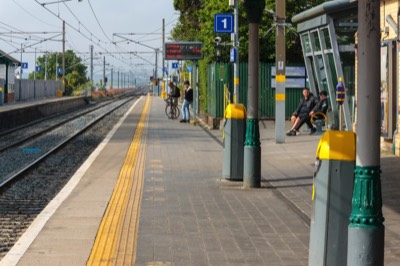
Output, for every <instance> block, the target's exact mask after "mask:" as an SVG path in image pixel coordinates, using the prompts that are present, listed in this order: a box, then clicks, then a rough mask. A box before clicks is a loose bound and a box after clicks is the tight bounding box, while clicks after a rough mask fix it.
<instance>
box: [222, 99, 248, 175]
mask: <svg viewBox="0 0 400 266" xmlns="http://www.w3.org/2000/svg"><path fill="white" fill-rule="evenodd" d="M225 119H226V120H225V126H224V158H223V167H222V176H223V178H225V179H228V180H232V181H243V153H244V140H245V135H246V134H245V133H246V109H245V107H244V105H243V104H229V105H228V106H227V107H226V110H225Z"/></svg>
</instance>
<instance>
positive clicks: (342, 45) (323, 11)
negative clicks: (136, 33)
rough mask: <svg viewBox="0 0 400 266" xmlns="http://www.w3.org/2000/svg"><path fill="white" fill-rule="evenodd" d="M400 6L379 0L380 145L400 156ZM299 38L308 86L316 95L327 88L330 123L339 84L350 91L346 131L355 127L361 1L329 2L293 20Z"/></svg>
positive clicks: (345, 113) (334, 116)
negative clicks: (359, 4) (399, 43)
mask: <svg viewBox="0 0 400 266" xmlns="http://www.w3.org/2000/svg"><path fill="white" fill-rule="evenodd" d="M399 7H400V5H399V3H398V1H397V0H396V1H395V0H393V1H392V0H387V1H383V2H382V1H381V32H382V34H381V39H382V43H381V68H380V69H381V88H380V90H381V144H382V145H381V147H382V150H384V151H387V152H391V153H395V154H396V155H398V156H399V155H400V154H399V151H400V134H398V124H399V109H400V106H399V85H398V84H399V82H398V81H399V62H400V60H399V48H398V45H397V43H398V38H399V37H398V32H399V30H398V29H399V25H398V23H397V21H398V18H399ZM292 22H293V23H294V24H296V25H297V31H298V33H299V36H300V40H301V45H302V50H303V56H304V61H305V66H306V70H307V74H308V78H309V86H310V89H311V91H312V92H313V93H315V94H318V93H319V91H321V90H326V91H327V92H328V95H329V99H330V102H329V103H330V115H328V117H330V119H331V120H332V121H331V123H332V122H333V121H339V119H338V117H339V110H338V104H337V103H336V86H337V84H338V82H339V77H341V78H342V79H343V83H344V86H345V88H346V100H345V102H344V103H343V107H342V113H343V114H342V117H343V119H341V120H340V121H342V128H343V129H344V130H355V128H356V124H357V121H356V115H355V114H356V111H357V110H356V102H357V99H356V95H357V89H362V88H357V82H356V80H357V79H356V75H357V28H358V1H357V0H336V1H328V2H325V3H322V4H320V5H318V6H315V7H313V8H311V9H309V10H306V11H304V12H302V13H300V14H297V15H295V16H294V17H293V18H292Z"/></svg>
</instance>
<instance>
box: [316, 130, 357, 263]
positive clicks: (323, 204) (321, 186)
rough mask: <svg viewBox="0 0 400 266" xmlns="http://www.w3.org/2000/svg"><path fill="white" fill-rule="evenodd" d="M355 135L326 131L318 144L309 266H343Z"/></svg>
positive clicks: (345, 253)
mask: <svg viewBox="0 0 400 266" xmlns="http://www.w3.org/2000/svg"><path fill="white" fill-rule="evenodd" d="M355 136H356V135H355V134H354V133H353V132H349V131H337V130H330V131H326V132H325V133H324V134H323V135H322V137H321V139H320V141H319V144H318V148H317V152H316V156H317V160H316V162H315V173H314V177H313V187H312V212H311V225H310V248H309V265H310V266H326V265H346V263H347V235H348V234H347V226H348V224H349V217H350V213H351V198H352V194H353V182H354V167H355V160H356V137H355Z"/></svg>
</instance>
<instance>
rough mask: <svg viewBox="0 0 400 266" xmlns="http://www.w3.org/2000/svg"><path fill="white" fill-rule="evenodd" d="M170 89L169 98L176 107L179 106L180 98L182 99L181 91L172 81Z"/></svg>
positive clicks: (169, 85) (169, 84)
mask: <svg viewBox="0 0 400 266" xmlns="http://www.w3.org/2000/svg"><path fill="white" fill-rule="evenodd" d="M168 87H169V89H170V91H169V94H168V96H169V97H171V98H172V103H173V104H174V106H178V98H179V97H181V91H180V89H179V88H178V86H176V85H175V84H174V83H173V82H172V81H170V82H169V83H168Z"/></svg>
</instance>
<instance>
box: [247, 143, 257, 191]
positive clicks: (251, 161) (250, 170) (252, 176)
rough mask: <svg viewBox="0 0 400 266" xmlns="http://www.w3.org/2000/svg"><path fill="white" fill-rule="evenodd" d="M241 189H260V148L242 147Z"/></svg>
mask: <svg viewBox="0 0 400 266" xmlns="http://www.w3.org/2000/svg"><path fill="white" fill-rule="evenodd" d="M243 187H244V188H259V187H261V147H260V146H245V147H244V166H243Z"/></svg>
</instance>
